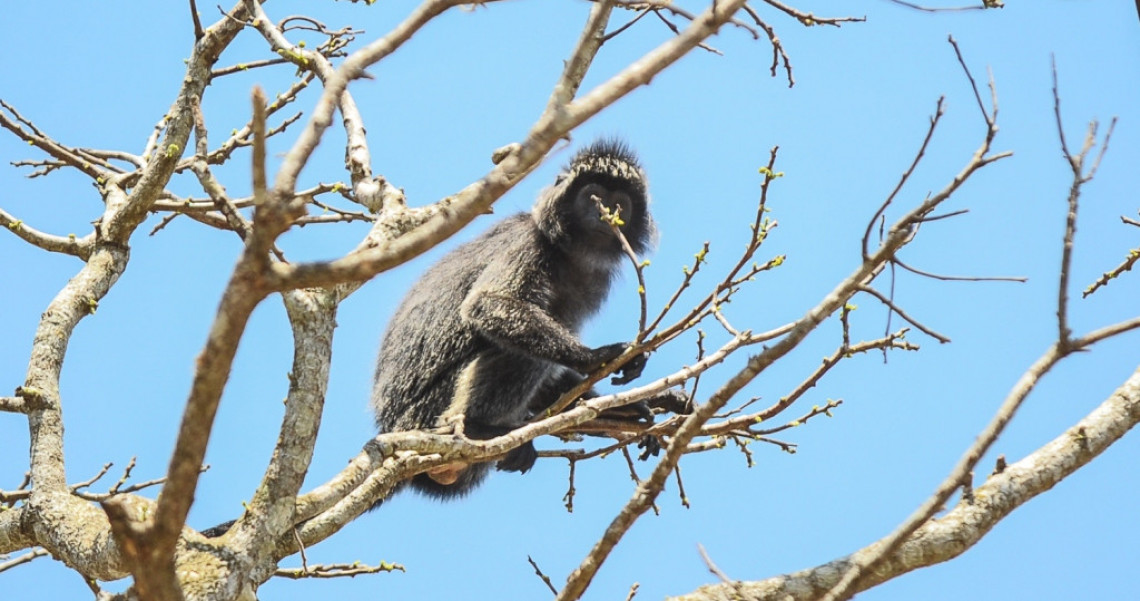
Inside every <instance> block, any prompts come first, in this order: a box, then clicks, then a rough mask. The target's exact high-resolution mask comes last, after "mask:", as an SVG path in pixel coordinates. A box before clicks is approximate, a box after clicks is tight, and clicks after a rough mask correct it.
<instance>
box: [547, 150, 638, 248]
mask: <svg viewBox="0 0 1140 601" xmlns="http://www.w3.org/2000/svg"><path fill="white" fill-rule="evenodd" d="M599 203H600V204H601V205H603V206H604V207H605V208H606V209H608V210H609V211H610V212H611V213H616V214H617V217H618V220H617V221H616V223H619V224H620V225H619V227H620V229H621V232H622V234H623V235H624V236H625V238H626V240H628V241H629V244H630V246H631V247H632V248H633V250H634V251H635V252H637V253H639V254H640V253H641V252H643V251H645V249H646V248H647V247H648V246H649V245H650V243H651V242H652V240H653V237H654V234H655V233H656V229H655V227H654V225H653V218H652V217H651V216H650V214H649V193H648V181H647V180H646V177H645V172H644V171H643V170H642V169H641V165H640V164H639V163H638V161H637V155H635V154H634V153H633V151H632V150H631V149H630V148H629V146H627V145H626V144H625V143H624V142H622V141H621V140H618V139H616V138H604V139H601V140H598V141H596V142H594V143H593V144H590V145H589V146H587V147H585V148H583V149H582V150H580V151H578V153H577V154H575V155H574V158H573V159H571V160H570V164H569V165H567V166H566V168H565V169H563V170H562V172H561V173H559V174H558V177H557V178H556V179H555V180H554V185H553V186H551V187H549V188H547V189H546V190H543V192H542V194H541V195H540V196H539V198H538V202H537V203H535V206H534V212H533V214H534V219H535V223H537V224H538V227H539V229H541V230H542V232H543V233H544V234H545V235H546V236H547V238H549V239H550V240H551V241H552V242H554V243H555V244H557V245H558V246H560V247H562V248H565V249H566V250H575V251H582V250H599V251H602V252H604V253H606V254H612V255H613V256H614V258H616V257H618V256H620V254H621V252H622V251H621V241H620V240H619V239H618V237H617V236H616V235H615V234H614V232H613V228H612V227H611V225H610V223H611V222H610V221H609V220H606V219H605V218H604V217H603V213H602V211H601V210H600V209H599V207H598V204H599Z"/></svg>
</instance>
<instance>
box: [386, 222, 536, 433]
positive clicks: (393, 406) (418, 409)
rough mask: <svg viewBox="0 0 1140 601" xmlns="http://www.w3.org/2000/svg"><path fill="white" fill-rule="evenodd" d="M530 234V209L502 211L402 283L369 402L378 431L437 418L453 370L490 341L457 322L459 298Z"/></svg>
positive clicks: (448, 398)
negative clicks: (479, 232) (410, 283)
mask: <svg viewBox="0 0 1140 601" xmlns="http://www.w3.org/2000/svg"><path fill="white" fill-rule="evenodd" d="M536 235H537V232H536V230H535V226H534V224H533V221H532V219H531V217H530V214H528V213H519V214H517V215H513V216H511V217H508V218H506V219H504V220H502V221H500V222H499V223H497V224H496V225H494V226H492V228H491V229H490V230H488V231H487V232H486V233H484V234H483V235H481V236H480V237H478V238H476V239H475V240H472V241H470V242H468V243H466V244H463V245H461V246H459V247H457V248H455V249H454V250H452V251H451V252H449V253H448V254H446V255H445V256H444V257H443V258H441V259H440V260H439V261H438V262H437V263H436V264H435V265H433V266H432V267H431V268H429V269H428V270H427V271H426V272H425V273H424V275H423V276H421V277H420V279H419V280H418V281H417V282H416V283H415V284H414V285H413V286H412V288H411V289H410V290H409V291H408V293H407V295H406V296H405V297H404V299H403V301H402V302H401V303H400V306H399V308H397V309H396V313H395V314H394V315H393V316H392V319H391V321H390V322H389V323H388V330H387V332H386V333H385V335H384V339H383V342H382V343H381V345H380V356H379V358H378V359H377V363H376V375H375V381H374V382H375V383H374V385H373V389H372V407H373V410H374V411H375V412H376V421H377V424H378V425H379V426H380V428H381V430H382V431H387V432H391V431H399V430H415V429H422V428H432V427H435V426H437V425H438V424H437V423H436V420H437V418H438V417H439V416H440V415H441V414H442V413H444V411H446V410H447V408H448V407H449V406H450V404H451V402H452V399H453V398H454V395H455V386H456V379H457V378H458V376H459V371H460V370H461V369H462V367H463V366H464V365H466V364H467V363H469V362H470V361H471V360H472V359H473V358H474V357H475V356H477V355H478V354H479V353H481V352H484V351H486V350H488V349H489V348H490V344H489V343H488V342H487V341H486V340H483V339H482V338H480V337H479V336H477V335H476V334H475V333H474V332H473V331H472V329H471V327H470V326H468V325H466V324H465V323H464V321H463V319H462V318H461V316H460V305H462V304H463V300H464V299H465V298H466V297H467V295H468V294H469V293H470V292H471V289H472V287H473V285H474V284H475V282H476V280H477V279H478V278H479V276H480V275H481V274H482V273H483V271H484V270H486V269H487V267H488V266H489V265H491V264H492V262H494V261H496V260H502V259H503V258H504V257H505V256H507V255H509V254H510V253H511V252H512V248H513V247H518V246H526V245H525V244H520V242H523V241H524V240H525V239H528V238H533V237H534V236H536ZM530 246H532V247H533V244H531V245H530Z"/></svg>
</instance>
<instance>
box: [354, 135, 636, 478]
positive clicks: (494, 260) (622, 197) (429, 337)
mask: <svg viewBox="0 0 1140 601" xmlns="http://www.w3.org/2000/svg"><path fill="white" fill-rule="evenodd" d="M593 196H597V197H600V198H601V200H602V202H603V204H605V205H607V206H609V207H611V208H615V207H616V206H620V207H621V213H620V216H621V218H622V220H623V221H624V223H625V224H624V225H623V226H622V231H623V234H624V235H625V236H626V238H627V239H628V240H629V242H630V244H631V246H632V247H633V248H634V249H635V250H636V251H638V252H641V251H644V250H645V249H646V248H647V247H648V246H649V245H650V243H651V242H652V240H653V238H654V236H655V229H654V225H653V219H652V217H651V216H650V214H649V196H648V193H647V182H646V178H645V173H644V172H643V171H642V169H641V167H640V165H639V164H638V161H637V158H636V156H635V155H634V154H633V152H632V151H630V149H629V148H628V147H627V146H626V145H625V144H623V143H621V142H619V141H616V140H602V141H599V142H595V143H594V144H592V145H590V146H588V147H586V148H584V149H583V150H581V151H580V152H578V153H577V154H576V155H575V156H574V158H573V159H572V160H571V161H570V164H569V165H568V166H567V168H566V169H565V170H564V171H563V172H562V173H561V174H559V176H558V178H557V179H556V180H555V183H554V185H553V186H551V187H550V188H547V189H546V190H544V191H543V192H542V193H541V195H540V196H539V198H538V201H537V202H536V203H535V206H534V209H533V211H532V212H531V213H519V214H517V215H513V216H511V217H508V218H506V219H504V220H503V221H501V222H499V223H498V224H496V225H495V226H493V227H492V228H491V229H490V230H489V231H488V232H487V233H485V234H483V235H482V236H480V237H479V238H478V239H476V240H474V241H472V242H469V243H467V244H464V245H462V246H460V247H458V248H456V249H455V250H453V251H451V252H450V253H449V254H447V255H446V256H444V257H443V258H442V259H440V261H439V262H438V263H436V264H435V265H434V266H432V267H431V268H430V269H429V270H428V271H427V272H426V273H425V274H424V275H423V276H422V277H421V278H420V280H419V281H418V282H416V284H415V285H414V286H413V287H412V288H411V290H410V291H409V292H408V294H407V296H406V297H405V298H404V300H403V302H402V303H401V304H400V307H399V308H398V309H397V310H396V314H395V315H394V316H393V317H392V320H391V322H390V323H389V325H388V331H387V334H386V335H385V336H384V340H383V342H382V344H381V347H380V357H379V359H378V361H377V365H376V376H375V383H374V386H373V390H372V407H373V409H374V410H375V412H376V421H377V424H378V425H379V427H380V429H381V431H385V432H391V431H399V430H415V429H428V428H434V427H437V426H440V425H443V423H442V421H445V420H446V418H447V417H449V416H454V415H458V414H463V415H464V432H465V433H466V435H467V436H469V437H471V438H475V439H487V438H492V437H495V436H500V435H502V434H505V433H507V432H509V431H511V430H513V429H515V428H517V427H519V426H520V425H522V424H523V423H524V422H525V421H526V420H527V419H528V418H529V417H530V416H531V415H533V414H534V413H535V412H538V411H541V410H543V409H545V408H546V407H548V406H550V404H551V403H553V402H554V401H555V400H556V399H557V398H558V396H559V395H561V393H563V392H565V391H566V390H568V389H569V388H570V387H572V386H574V385H575V384H577V383H578V382H580V381H581V380H582V379H583V375H584V374H587V373H589V372H590V371H592V370H594V369H596V368H597V367H599V366H600V365H601V364H602V363H604V362H607V361H610V360H612V359H614V358H616V357H617V356H618V355H619V354H621V353H622V352H623V351H624V349H625V348H626V345H625V344H624V343H618V344H611V345H607V346H603V347H599V348H590V347H587V346H585V345H584V344H582V342H581V341H580V340H579V339H578V332H579V331H580V329H581V327H582V325H583V322H585V320H586V319H587V318H588V317H590V316H591V315H593V314H594V313H596V312H597V310H598V309H599V308H600V307H601V304H602V302H603V301H604V300H605V298H606V295H607V294H608V293H609V289H610V283H611V281H612V280H613V277H614V275H615V274H616V273H617V272H618V269H619V267H620V265H621V262H622V258H623V256H624V254H623V251H622V249H621V246H620V242H619V240H618V239H617V236H615V235H614V234H613V232H612V231H611V230H610V226H609V225H608V224H607V223H605V222H603V221H602V220H601V219H600V218H599V215H598V210H597V207H596V205H595V203H594V201H593V199H592V197H593ZM631 363H635V362H631ZM637 363H639V365H636V366H635V367H632V368H630V369H629V370H627V374H626V375H627V376H630V375H632V376H634V377H636V375H637V374H636V373H633V374H631V373H629V372H630V371H635V370H636V371H638V372H639V371H640V367H641V366H643V365H644V361H640V362H637ZM627 367H629V366H628V365H627ZM441 418H444V420H441ZM534 461H535V450H534V446H533V445H532V444H531V443H527V444H526V445H524V446H522V447H520V448H518V449H515V450H514V451H512V452H511V453H510V454H508V455H507V457H506V458H504V459H503V460H502V461H500V462H499V464H498V468H499V469H501V470H508V471H518V472H525V471H527V470H528V469H530V467H531V466H532V465H533V464H534ZM488 470H489V464H476V465H471V466H467V467H466V469H464V470H463V472H462V473H460V474H459V477H458V480H457V481H455V482H454V483H451V484H441V483H439V482H437V481H436V480H433V479H432V478H431V477H429V476H428V475H427V474H420V475H418V476H416V478H415V479H414V480H413V481H412V483H411V484H412V486H413V487H414V488H416V489H418V490H420V491H421V492H424V493H427V494H428V495H431V496H434V497H438V498H453V497H458V496H462V495H464V494H466V493H468V492H470V491H471V490H472V489H473V488H474V487H475V486H477V485H478V484H479V483H480V482H481V481H482V480H483V479H484V478H485V476H486V474H487V472H488Z"/></svg>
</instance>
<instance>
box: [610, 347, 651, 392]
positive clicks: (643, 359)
mask: <svg viewBox="0 0 1140 601" xmlns="http://www.w3.org/2000/svg"><path fill="white" fill-rule="evenodd" d="M648 361H649V356H648V355H646V354H645V353H641V354H640V355H637V356H635V357H634V358H633V359H630V360H629V361H626V363H625V365H623V366H621V367H620V368H618V373H620V374H621V375H620V376H614V377H612V378H610V384H613V385H615V386H621V385H622V384H629V383H630V382H632V381H634V380H636V379H638V378H640V377H641V372H642V371H644V370H645V364H646V363H647V362H648Z"/></svg>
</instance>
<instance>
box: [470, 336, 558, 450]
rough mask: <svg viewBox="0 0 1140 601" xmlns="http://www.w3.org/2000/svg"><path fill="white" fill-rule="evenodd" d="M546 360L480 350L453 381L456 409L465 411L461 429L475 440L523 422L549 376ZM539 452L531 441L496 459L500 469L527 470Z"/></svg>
mask: <svg viewBox="0 0 1140 601" xmlns="http://www.w3.org/2000/svg"><path fill="white" fill-rule="evenodd" d="M551 365H552V364H550V363H549V362H546V361H542V360H540V359H534V358H532V357H530V356H527V355H523V354H521V353H516V352H511V351H507V350H503V349H495V350H491V351H487V352H484V353H482V354H480V355H479V356H478V357H477V358H476V359H475V360H473V361H472V362H471V363H470V364H468V365H467V366H466V367H465V368H464V369H463V372H462V373H461V374H460V377H459V379H458V380H457V381H456V388H455V396H456V399H457V401H456V404H457V405H460V404H461V405H462V408H460V407H456V408H455V410H457V411H459V410H461V411H462V413H463V415H464V420H463V427H464V433H465V434H466V435H467V436H468V437H469V438H473V439H476V440H486V439H490V438H495V437H498V436H503V435H504V434H507V433H509V432H511V431H512V430H514V429H516V428H519V427H521V426H523V425H524V424H525V423H526V419H527V417H528V416H529V415H530V412H529V411H528V407H529V406H530V404H531V400H532V399H533V398H534V397H535V395H536V393H537V391H538V390H539V389H540V388H541V387H542V384H543V382H545V380H546V379H547V378H548V377H549V371H550V369H551ZM537 458H538V453H537V451H535V449H534V444H533V443H532V442H530V441H528V442H526V443H524V444H523V445H521V446H519V447H517V448H515V449H512V450H511V451H510V452H509V453H507V455H506V457H504V458H503V459H502V460H500V461H499V463H498V465H497V467H498V468H499V469H500V470H505V471H511V472H526V471H527V470H529V469H530V468H531V467H533V466H534V462H535V460H536V459H537Z"/></svg>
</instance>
